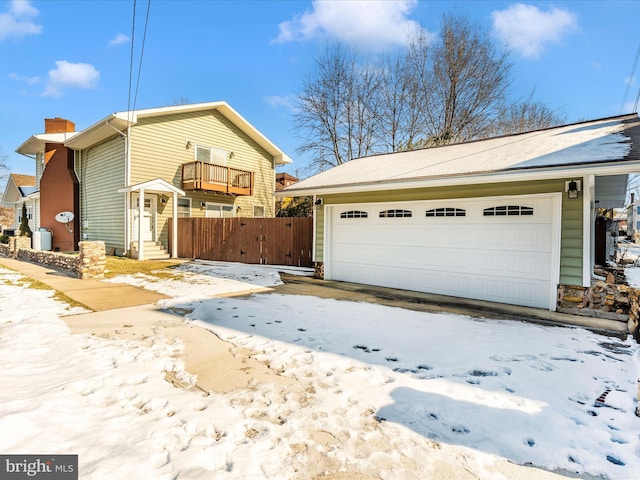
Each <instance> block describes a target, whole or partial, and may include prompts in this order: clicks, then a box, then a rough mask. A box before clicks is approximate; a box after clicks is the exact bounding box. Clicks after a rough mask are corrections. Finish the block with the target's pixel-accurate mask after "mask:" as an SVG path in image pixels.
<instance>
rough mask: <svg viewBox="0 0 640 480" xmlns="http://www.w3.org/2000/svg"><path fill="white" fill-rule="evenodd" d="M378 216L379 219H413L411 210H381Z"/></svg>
mask: <svg viewBox="0 0 640 480" xmlns="http://www.w3.org/2000/svg"><path fill="white" fill-rule="evenodd" d="M379 216H380V218H411V217H413V212H412V211H411V210H403V209H399V208H394V209H390V210H382V211H381V212H380V214H379Z"/></svg>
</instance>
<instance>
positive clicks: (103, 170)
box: [76, 135, 128, 254]
mask: <svg viewBox="0 0 640 480" xmlns="http://www.w3.org/2000/svg"><path fill="white" fill-rule="evenodd" d="M125 149H126V141H125V139H124V138H123V137H121V136H119V135H118V136H115V137H113V138H111V139H109V140H107V141H106V142H103V143H101V144H99V145H96V146H94V147H91V148H88V149H86V150H83V151H82V152H81V158H78V156H77V154H76V174H77V175H78V178H79V180H80V205H81V207H80V214H81V218H80V226H81V239H82V240H102V241H103V242H104V243H105V247H106V249H107V253H108V254H111V253H114V251H115V253H117V254H122V253H124V252H125V251H126V250H128V248H126V247H125V237H124V194H122V193H118V189H119V188H122V187H124V186H125V161H124V160H125ZM85 234H86V238H85V237H84V235H85Z"/></svg>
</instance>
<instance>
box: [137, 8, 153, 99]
mask: <svg viewBox="0 0 640 480" xmlns="http://www.w3.org/2000/svg"><path fill="white" fill-rule="evenodd" d="M149 10H151V0H147V16H146V17H145V20H144V31H143V33H142V48H141V49H140V63H139V64H138V79H137V80H136V93H135V94H134V96H133V109H134V110H135V108H136V101H137V100H138V87H139V86H140V74H141V72H142V57H144V44H145V42H146V40H147V25H148V24H149Z"/></svg>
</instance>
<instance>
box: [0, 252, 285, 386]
mask: <svg viewBox="0 0 640 480" xmlns="http://www.w3.org/2000/svg"><path fill="white" fill-rule="evenodd" d="M0 266H5V267H7V268H10V269H12V270H15V271H17V272H20V273H21V274H23V275H25V276H26V277H29V278H32V279H34V280H38V281H40V282H42V283H44V284H46V285H48V286H50V287H51V288H53V289H55V290H57V291H59V292H61V293H63V294H65V295H66V296H68V297H69V298H71V299H72V300H75V301H76V302H80V303H82V304H83V305H85V306H86V307H87V308H89V309H91V310H93V311H94V312H92V313H86V314H80V315H69V316H65V317H62V319H63V320H64V321H65V322H66V323H67V325H68V326H69V328H70V329H71V331H72V332H73V333H79V334H90V335H95V336H100V337H104V338H120V339H126V340H136V341H141V342H146V341H151V339H153V337H155V336H157V335H161V336H163V337H165V338H166V339H167V341H169V342H172V341H175V340H176V339H177V340H179V341H180V342H182V344H183V345H184V348H183V351H182V353H181V358H182V360H183V361H184V363H185V370H186V371H187V372H189V373H190V374H192V375H195V376H196V379H197V380H196V382H197V383H196V388H198V389H200V390H202V391H205V392H209V391H213V392H218V393H227V392H230V391H232V390H235V389H238V388H248V387H249V385H250V384H251V383H252V382H255V381H258V382H262V383H264V382H269V381H270V382H273V383H276V384H280V385H288V384H290V383H291V382H292V381H291V380H289V379H286V378H284V377H281V376H279V375H277V374H275V373H274V372H273V371H272V370H270V369H269V368H268V367H267V366H266V365H264V364H262V363H260V362H258V361H257V360H255V359H254V358H253V357H252V353H253V352H249V351H247V350H242V349H238V348H236V347H235V345H233V344H231V343H228V342H225V341H223V340H221V339H220V338H218V337H217V336H215V335H214V334H213V333H211V332H210V331H209V330H206V329H204V328H201V327H198V326H194V325H192V324H190V323H188V322H185V321H184V318H183V316H182V315H176V314H174V313H172V312H170V311H168V310H163V309H162V308H160V307H159V306H157V305H156V303H157V302H158V301H159V300H161V299H164V298H169V297H167V296H166V295H163V294H161V293H157V292H153V291H150V290H145V289H144V288H140V287H135V286H132V285H126V284H122V283H107V282H103V281H100V280H81V279H79V278H77V277H75V276H73V275H72V274H70V273H67V272H64V271H61V270H56V269H53V268H50V267H47V266H44V265H39V264H35V263H31V262H25V261H22V260H14V259H11V258H5V257H0ZM261 290H264V289H261ZM165 379H166V380H167V381H169V382H170V383H173V384H174V385H175V386H176V387H183V386H185V385H184V384H182V383H181V382H180V381H179V380H178V379H177V378H175V376H174V375H173V372H165Z"/></svg>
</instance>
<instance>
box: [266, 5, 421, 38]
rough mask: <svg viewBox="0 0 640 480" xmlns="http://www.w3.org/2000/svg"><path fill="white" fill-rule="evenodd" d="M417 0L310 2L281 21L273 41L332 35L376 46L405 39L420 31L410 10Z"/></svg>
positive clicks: (332, 36)
mask: <svg viewBox="0 0 640 480" xmlns="http://www.w3.org/2000/svg"><path fill="white" fill-rule="evenodd" d="M417 4H418V2H417V0H397V1H388V0H343V1H339V2H338V1H320V0H314V1H313V2H312V11H311V12H308V11H307V12H305V13H303V14H301V15H297V16H296V17H295V18H294V19H293V20H289V21H286V22H282V23H281V24H280V25H279V26H278V28H279V29H280V34H279V35H278V37H277V38H276V39H275V40H274V42H275V43H286V42H293V41H302V40H312V39H316V38H335V39H337V40H340V41H342V42H344V43H347V44H350V45H354V46H358V47H361V48H365V49H368V50H376V49H381V48H385V47H388V46H391V45H400V44H403V43H406V41H407V36H408V35H416V34H419V33H421V32H422V27H421V26H420V25H419V24H418V23H417V22H416V21H414V20H410V19H409V18H408V17H409V14H410V13H411V11H412V10H413V9H414V8H415V7H416V5H417Z"/></svg>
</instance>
